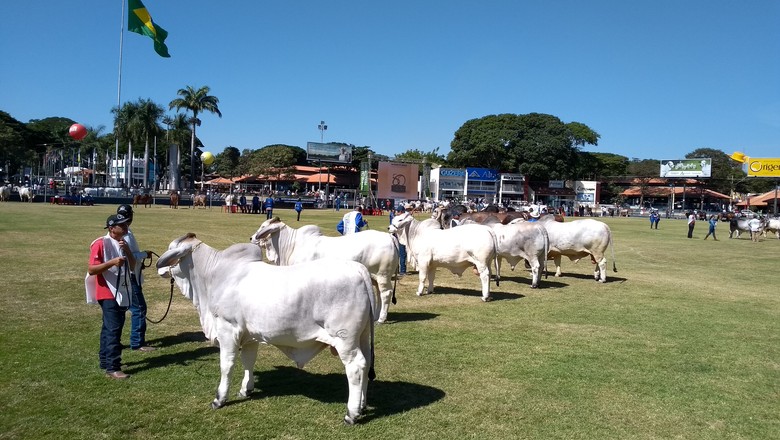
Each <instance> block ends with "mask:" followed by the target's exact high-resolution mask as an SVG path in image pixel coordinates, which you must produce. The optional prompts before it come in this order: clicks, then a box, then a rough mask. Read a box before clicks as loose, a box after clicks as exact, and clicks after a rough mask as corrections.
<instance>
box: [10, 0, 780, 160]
mask: <svg viewBox="0 0 780 440" xmlns="http://www.w3.org/2000/svg"><path fill="white" fill-rule="evenodd" d="M121 2H122V0H100V1H98V0H80V1H75V2H74V1H70V2H63V1H54V0H29V1H13V2H6V4H4V7H3V12H4V20H3V26H1V27H0V53H2V55H3V63H2V68H0V110H4V111H6V112H8V113H10V114H11V115H12V116H13V117H15V118H16V119H19V120H21V121H23V122H26V121H28V120H29V119H40V118H45V117H49V116H63V117H69V118H72V119H74V120H76V121H78V122H80V123H83V124H86V125H92V126H98V125H105V126H106V127H111V125H112V117H111V113H110V109H111V108H112V107H113V106H115V105H116V104H117V82H118V81H117V80H118V72H119V36H120V32H119V25H120V13H121V8H122V6H121V5H122V3H121ZM144 4H145V5H146V7H147V9H148V10H149V12H150V13H151V15H152V17H153V18H154V20H155V22H156V23H157V24H159V25H160V26H162V27H163V28H165V29H166V30H167V31H168V33H169V36H168V40H167V45H168V48H169V50H170V53H171V58H161V57H159V56H158V55H157V54H156V53H155V52H154V50H153V47H152V41H151V40H150V39H149V38H147V37H143V36H141V35H138V34H134V33H129V32H127V30H125V33H124V49H123V57H122V58H123V67H122V88H121V99H122V102H125V101H128V100H135V99H137V98H150V99H152V100H154V101H156V102H158V103H160V104H163V105H165V106H166V107H167V104H168V103H169V102H170V101H171V99H173V98H175V97H176V91H177V90H178V89H179V88H182V87H184V86H187V85H191V86H195V87H200V86H203V85H208V86H210V87H211V90H212V94H213V95H215V96H217V97H218V98H219V99H220V103H219V106H220V110H221V111H222V114H223V117H222V118H221V119H220V118H218V117H217V116H212V115H208V114H207V115H204V116H203V117H202V118H201V119H202V120H203V125H202V126H201V127H200V128H199V131H198V136H199V137H200V138H201V139H202V141H203V142H204V144H205V145H206V146H207V149H208V150H209V151H212V152H214V153H218V152H220V151H222V150H223V149H224V148H225V147H226V146H234V147H236V148H238V149H239V150H243V149H246V148H250V149H255V148H260V147H263V146H265V145H269V144H276V143H280V144H290V145H297V146H300V147H303V148H305V146H306V142H307V141H319V140H320V131H319V130H318V129H317V125H318V124H319V122H320V121H321V120H324V121H325V122H326V124H327V125H328V130H327V131H326V132H325V141H326V142H329V141H330V142H347V143H351V144H354V145H357V146H365V145H367V146H370V147H371V148H372V149H373V150H374V151H376V152H378V153H381V154H386V155H388V156H393V155H394V154H397V153H401V152H403V151H406V150H408V149H420V150H423V151H430V150H432V149H433V148H436V147H438V148H439V152H440V153H443V154H446V153H447V152H449V145H450V142H451V141H452V138H453V134H454V132H455V131H456V130H457V129H458V128H459V127H460V126H461V125H462V124H463V123H464V122H466V121H467V120H469V119H474V118H480V117H482V116H486V115H491V114H500V113H516V114H525V113H531V112H539V113H548V114H552V115H555V116H557V117H559V118H560V119H561V120H562V121H564V122H571V121H577V122H582V123H584V124H587V125H588V126H590V127H591V128H592V129H594V130H596V131H597V132H598V133H599V134H601V139H600V141H599V145H598V146H587V147H586V148H585V150H586V151H595V152H608V153H617V154H622V155H625V156H628V157H629V158H643V159H646V158H653V159H664V158H675V157H683V156H684V155H685V154H686V153H688V152H691V151H693V150H694V149H697V148H704V147H706V148H715V149H719V150H723V151H724V152H726V153H731V152H732V151H737V150H738V151H742V152H744V153H746V154H748V155H749V156H752V157H778V156H780V1H775V0H755V1H750V2H737V1H732V0H729V1H724V0H708V1H704V0H689V1H685V0H653V1H644V0H637V1H621V0H592V1H577V0H571V1H566V0H552V1H533V2H531V1H523V0H484V1H464V0H448V1H443V0H436V1H432V0H416V1H408V0H397V1H394V2H374V1H352V0H350V1H347V0H344V1H338V0H336V1H331V2H323V1H308V0H301V1H292V0H288V1H274V2H270V1H262V0H260V1H225V2H215V1H213V0H211V1H206V0H190V1H187V2H182V1H172V0H145V1H144ZM125 9H126V6H125ZM126 16H127V11H126V10H125V27H126Z"/></svg>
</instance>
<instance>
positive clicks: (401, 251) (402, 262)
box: [398, 244, 406, 273]
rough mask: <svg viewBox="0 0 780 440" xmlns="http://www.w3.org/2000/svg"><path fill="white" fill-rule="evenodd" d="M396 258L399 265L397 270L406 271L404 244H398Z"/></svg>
mask: <svg viewBox="0 0 780 440" xmlns="http://www.w3.org/2000/svg"><path fill="white" fill-rule="evenodd" d="M398 260H399V263H400V266H401V267H400V268H399V270H398V271H399V272H400V273H406V246H404V245H402V244H399V245H398Z"/></svg>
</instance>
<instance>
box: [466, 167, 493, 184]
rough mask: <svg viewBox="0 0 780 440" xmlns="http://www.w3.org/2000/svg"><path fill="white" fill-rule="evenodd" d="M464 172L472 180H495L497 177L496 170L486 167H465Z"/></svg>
mask: <svg viewBox="0 0 780 440" xmlns="http://www.w3.org/2000/svg"><path fill="white" fill-rule="evenodd" d="M466 174H468V176H469V180H472V181H480V182H495V181H496V180H497V179H498V172H497V171H496V170H490V169H487V168H466Z"/></svg>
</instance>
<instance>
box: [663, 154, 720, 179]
mask: <svg viewBox="0 0 780 440" xmlns="http://www.w3.org/2000/svg"><path fill="white" fill-rule="evenodd" d="M711 176H712V159H709V158H703V159H665V160H662V161H661V177H711Z"/></svg>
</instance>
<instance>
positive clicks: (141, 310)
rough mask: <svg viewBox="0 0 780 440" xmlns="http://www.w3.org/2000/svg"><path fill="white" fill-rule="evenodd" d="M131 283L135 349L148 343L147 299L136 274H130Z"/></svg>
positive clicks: (132, 331)
mask: <svg viewBox="0 0 780 440" xmlns="http://www.w3.org/2000/svg"><path fill="white" fill-rule="evenodd" d="M130 284H132V286H133V293H132V295H131V296H130V348H132V349H134V350H135V349H137V348H140V347H143V346H144V345H146V299H145V298H144V291H143V288H142V287H141V286H140V285H139V284H138V281H137V280H136V278H135V275H131V276H130Z"/></svg>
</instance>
